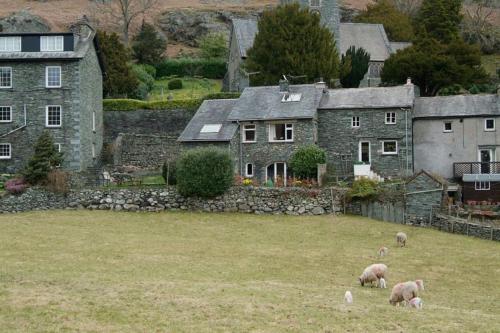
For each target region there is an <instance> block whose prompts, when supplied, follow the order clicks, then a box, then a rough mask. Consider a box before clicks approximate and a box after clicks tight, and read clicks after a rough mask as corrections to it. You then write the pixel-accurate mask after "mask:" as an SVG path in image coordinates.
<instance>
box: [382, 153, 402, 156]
mask: <svg viewBox="0 0 500 333" xmlns="http://www.w3.org/2000/svg"><path fill="white" fill-rule="evenodd" d="M397 154H398V153H382V155H383V156H391V155H392V156H395V155H397Z"/></svg>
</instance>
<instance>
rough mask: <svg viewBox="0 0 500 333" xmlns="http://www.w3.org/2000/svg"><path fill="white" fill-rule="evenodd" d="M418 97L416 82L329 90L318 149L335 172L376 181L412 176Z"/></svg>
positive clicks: (321, 112) (320, 115)
mask: <svg viewBox="0 0 500 333" xmlns="http://www.w3.org/2000/svg"><path fill="white" fill-rule="evenodd" d="M414 99H415V88H414V85H413V84H411V83H410V84H407V85H404V86H397V87H386V88H374V87H372V88H359V89H333V90H328V92H327V94H325V95H324V97H323V99H322V101H321V103H320V105H319V109H318V145H319V146H320V147H321V148H323V149H325V150H326V153H327V160H328V162H329V163H330V164H331V165H332V166H333V169H334V173H335V174H337V175H339V176H352V175H354V176H368V177H371V178H378V177H377V175H378V176H380V177H382V178H386V177H401V176H407V175H410V174H412V170H413V157H412V155H413V154H412V128H411V125H412V122H411V120H412V114H413V111H412V110H413V102H414ZM358 169H359V171H358Z"/></svg>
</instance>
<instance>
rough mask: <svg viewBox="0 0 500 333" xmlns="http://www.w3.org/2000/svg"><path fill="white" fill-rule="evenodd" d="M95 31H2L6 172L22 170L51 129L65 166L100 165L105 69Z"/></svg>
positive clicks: (0, 92)
mask: <svg viewBox="0 0 500 333" xmlns="http://www.w3.org/2000/svg"><path fill="white" fill-rule="evenodd" d="M101 64H102V62H101V61H100V57H99V48H98V44H97V40H96V39H95V33H94V30H93V29H91V28H90V27H89V26H88V25H86V24H83V23H82V24H78V25H76V26H74V31H73V32H64V33H45V32H44V33H0V172H3V173H15V172H18V171H20V170H21V169H22V168H23V167H24V166H25V165H26V164H27V162H28V160H29V159H30V158H31V156H32V155H33V146H34V142H36V140H37V138H38V137H39V136H40V134H41V133H42V132H43V131H45V130H47V131H49V132H50V134H51V135H52V137H53V139H54V142H55V143H56V146H57V148H58V149H59V150H60V151H61V152H62V153H63V154H64V163H63V165H62V167H63V168H64V169H67V170H73V171H82V170H85V169H87V168H89V167H91V166H93V165H94V163H95V161H96V160H97V159H98V157H99V155H100V153H101V147H102V140H103V120H102V119H103V114H102V75H103V68H102V65H101Z"/></svg>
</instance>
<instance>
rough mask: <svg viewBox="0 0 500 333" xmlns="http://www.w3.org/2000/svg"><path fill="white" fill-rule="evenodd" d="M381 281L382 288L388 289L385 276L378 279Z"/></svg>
mask: <svg viewBox="0 0 500 333" xmlns="http://www.w3.org/2000/svg"><path fill="white" fill-rule="evenodd" d="M378 282H379V285H378V286H379V287H380V288H382V289H386V288H387V284H386V283H385V279H384V278H380V280H379V281H378Z"/></svg>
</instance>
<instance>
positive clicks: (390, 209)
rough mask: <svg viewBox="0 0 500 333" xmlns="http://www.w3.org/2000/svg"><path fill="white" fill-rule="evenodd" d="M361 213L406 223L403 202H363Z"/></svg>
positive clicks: (366, 215) (382, 219) (378, 218)
mask: <svg viewBox="0 0 500 333" xmlns="http://www.w3.org/2000/svg"><path fill="white" fill-rule="evenodd" d="M361 215H363V216H365V217H369V218H372V219H375V220H381V221H387V222H394V223H401V224H403V223H405V207H404V205H403V204H402V203H399V204H393V203H380V202H376V201H373V202H362V203H361Z"/></svg>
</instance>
